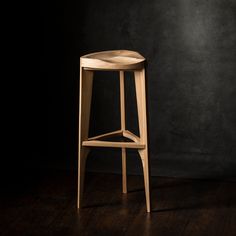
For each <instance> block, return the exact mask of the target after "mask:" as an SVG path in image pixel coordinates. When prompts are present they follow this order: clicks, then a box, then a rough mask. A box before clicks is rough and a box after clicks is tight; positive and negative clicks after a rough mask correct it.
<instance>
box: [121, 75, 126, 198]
mask: <svg viewBox="0 0 236 236" xmlns="http://www.w3.org/2000/svg"><path fill="white" fill-rule="evenodd" d="M124 77H125V76H124V71H120V114H121V130H122V131H124V130H125V85H124V79H125V78H124ZM121 155H122V191H123V193H127V173H126V149H125V148H122V149H121Z"/></svg>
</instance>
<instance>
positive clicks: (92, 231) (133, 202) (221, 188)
mask: <svg viewBox="0 0 236 236" xmlns="http://www.w3.org/2000/svg"><path fill="white" fill-rule="evenodd" d="M16 180H17V179H16ZM10 183H11V185H10V186H8V187H5V188H4V189H2V193H1V208H0V235H11V236H14V235H19V236H21V235H22V236H23V235H68V236H70V235H76V236H79V235H112V236H113V235H130V236H134V235H145V236H146V235H157V236H158V235H159V236H166V235H171V236H172V235H174V236H178V235H186V236H194V235H201V236H203V235H207V236H227V235H236V183H235V182H225V181H204V180H187V179H175V178H160V177H155V178H152V186H153V192H152V199H153V212H152V213H151V214H147V213H146V208H145V198H144V192H143V179H142V177H141V176H129V178H128V184H129V193H128V194H127V195H124V194H122V193H121V176H119V175H112V174H87V179H86V189H85V196H84V208H83V209H82V210H81V211H80V212H78V211H77V209H76V175H75V173H68V172H55V173H51V174H48V173H40V174H39V173H37V174H33V175H32V178H29V175H27V176H26V178H25V179H23V180H22V179H21V180H20V181H19V180H18V181H16V182H14V181H10ZM16 183H17V184H16Z"/></svg>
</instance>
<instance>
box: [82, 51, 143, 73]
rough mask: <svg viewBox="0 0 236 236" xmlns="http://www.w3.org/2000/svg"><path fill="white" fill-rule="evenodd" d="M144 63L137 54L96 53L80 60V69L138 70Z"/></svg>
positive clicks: (130, 52)
mask: <svg viewBox="0 0 236 236" xmlns="http://www.w3.org/2000/svg"><path fill="white" fill-rule="evenodd" d="M144 61H145V58H144V57H143V56H142V55H140V54H139V53H138V52H134V51H129V50H113V51H103V52H96V53H90V54H87V55H85V56H82V57H81V58H80V64H81V66H82V67H85V68H90V69H103V70H138V69H142V68H143V64H144Z"/></svg>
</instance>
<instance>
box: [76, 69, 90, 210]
mask: <svg viewBox="0 0 236 236" xmlns="http://www.w3.org/2000/svg"><path fill="white" fill-rule="evenodd" d="M92 86H93V72H92V71H86V70H84V69H83V68H82V67H80V102H79V143H78V149H79V150H78V201H77V204H78V208H80V206H81V200H82V193H83V185H84V175H85V166H86V159H87V156H88V152H89V150H88V148H86V147H83V146H82V140H85V139H87V138H88V132H89V119H90V106H91V99H92Z"/></svg>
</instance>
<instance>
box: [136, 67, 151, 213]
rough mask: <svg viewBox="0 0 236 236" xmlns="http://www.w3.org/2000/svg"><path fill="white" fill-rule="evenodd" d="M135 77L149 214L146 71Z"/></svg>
mask: <svg viewBox="0 0 236 236" xmlns="http://www.w3.org/2000/svg"><path fill="white" fill-rule="evenodd" d="M134 75H135V89H136V99H137V109H138V122H139V133H140V141H141V142H142V143H144V144H145V148H144V149H140V150H138V152H139V155H140V157H141V160H142V165H143V174H144V186H145V195H146V205H147V212H150V210H151V209H150V208H151V206H150V183H149V160H148V137H147V111H146V89H145V70H144V69H142V70H140V71H135V72H134Z"/></svg>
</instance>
